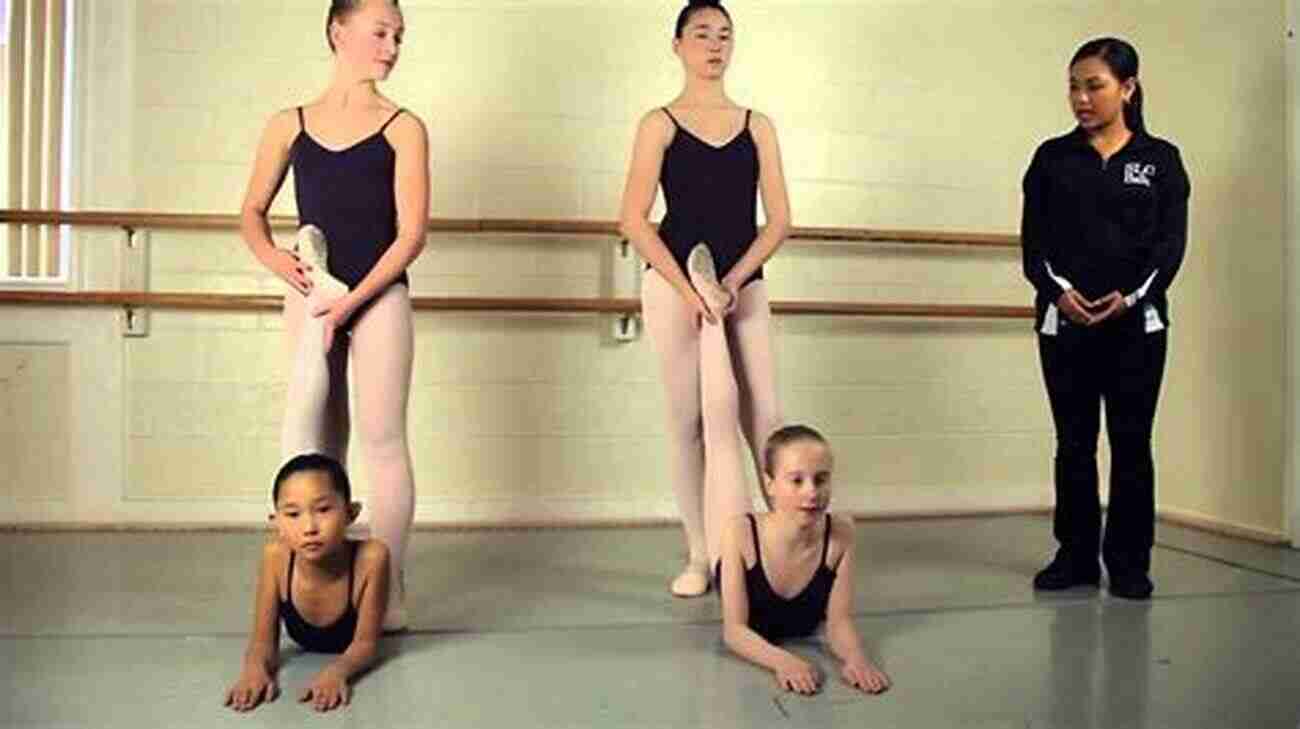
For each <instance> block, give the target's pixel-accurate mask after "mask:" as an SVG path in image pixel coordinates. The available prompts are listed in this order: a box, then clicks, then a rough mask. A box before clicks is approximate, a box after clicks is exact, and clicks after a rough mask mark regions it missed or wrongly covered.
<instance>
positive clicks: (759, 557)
mask: <svg viewBox="0 0 1300 729" xmlns="http://www.w3.org/2000/svg"><path fill="white" fill-rule="evenodd" d="M745 516H747V517H749V530H750V531H751V532H753V533H754V566H756V567H759V568H760V569H761V568H762V567H763V550H762V549H761V548H759V546H758V520H757V519H755V518H754V515H753V514H746V515H745Z"/></svg>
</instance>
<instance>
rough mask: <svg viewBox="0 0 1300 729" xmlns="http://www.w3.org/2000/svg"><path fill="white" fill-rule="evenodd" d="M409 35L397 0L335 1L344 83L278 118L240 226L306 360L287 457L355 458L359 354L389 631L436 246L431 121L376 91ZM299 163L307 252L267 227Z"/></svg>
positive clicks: (297, 363)
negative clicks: (424, 270)
mask: <svg viewBox="0 0 1300 729" xmlns="http://www.w3.org/2000/svg"><path fill="white" fill-rule="evenodd" d="M403 32H404V26H403V23H402V14H401V11H400V10H399V9H398V7H397V3H396V2H395V0H333V2H332V3H331V5H330V9H329V14H328V16H327V19H326V34H327V40H328V42H329V46H330V48H331V50H333V51H334V79H333V82H332V83H331V84H330V87H329V88H328V89H327V90H326V91H325V93H324V94H323V95H322V96H321V97H320V98H318V99H317V100H315V101H313V102H312V103H310V104H307V105H305V106H301V107H298V108H296V109H288V110H285V111H282V112H280V113H278V114H276V115H275V116H274V117H272V118H271V121H270V123H269V124H268V125H267V127H266V131H265V132H264V133H263V135H262V140H261V143H260V145H259V147H258V150H257V161H256V163H255V165H254V168H253V174H252V178H251V180H250V181H249V183H248V191H247V194H246V196H245V198H244V204H243V209H242V224H241V231H242V233H243V236H244V240H245V241H246V242H247V243H248V246H249V248H251V249H252V251H253V253H254V255H256V256H257V258H258V260H259V261H261V262H262V263H263V264H264V265H265V266H266V267H267V268H269V269H271V270H272V271H273V272H275V273H276V274H277V275H278V276H280V278H282V279H284V280H285V281H286V282H288V284H289V285H290V286H291V287H292V288H293V291H291V292H289V293H288V294H287V295H286V296H285V305H284V308H285V325H286V327H285V328H286V330H287V333H288V342H289V352H290V360H291V362H293V365H292V367H291V376H290V379H289V391H288V394H287V397H286V399H287V402H286V403H285V408H286V412H285V421H284V422H285V424H284V428H283V431H282V436H281V451H282V455H283V457H284V458H285V459H286V460H287V459H289V458H291V457H292V456H294V455H296V454H298V453H304V452H321V453H326V454H329V455H331V456H333V457H335V458H337V459H338V460H339V461H341V462H342V461H344V460H345V457H346V448H347V442H348V432H349V424H350V421H349V416H348V396H347V361H348V355H349V353H350V354H351V358H352V374H353V378H354V380H353V384H354V385H355V387H356V391H357V410H358V414H359V416H360V417H359V419H358V425H359V428H358V430H359V434H360V436H361V438H360V440H361V445H362V449H363V454H364V456H365V459H366V464H367V466H368V470H369V474H370V483H371V489H372V498H371V504H370V510H371V514H372V516H371V522H370V524H371V531H372V533H373V534H374V536H375V537H376V538H378V539H379V540H381V541H383V542H384V543H385V544H386V545H387V546H388V549H389V552H390V553H391V556H392V560H391V564H392V570H393V577H394V579H392V580H391V581H390V582H389V584H390V594H389V600H388V613H387V615H385V617H384V627H385V628H386V629H390V630H395V629H401V628H403V627H405V624H406V616H405V611H404V607H403V603H402V598H403V594H402V588H401V586H402V582H401V568H402V564H403V558H404V556H405V552H406V542H407V536H408V533H409V531H410V525H411V519H412V516H413V514H414V509H415V489H414V485H413V482H412V473H411V458H410V452H409V449H408V447H407V441H406V406H407V397H408V394H409V391H410V385H411V359H412V344H413V343H412V324H411V302H410V295H409V292H408V289H407V280H406V273H405V272H406V268H407V266H409V265H410V264H411V262H412V261H413V260H415V257H416V256H418V255H419V254H420V251H421V250H422V249H423V247H424V242H425V230H426V228H427V225H428V216H429V167H428V135H427V133H426V132H425V129H424V125H423V124H422V123H421V122H420V120H419V119H418V118H416V117H415V115H413V114H411V113H410V112H408V111H405V110H403V109H401V108H399V107H398V106H397V105H396V104H394V103H393V102H392V101H389V100H388V99H387V98H385V97H383V96H381V95H380V94H379V92H378V91H377V90H376V88H375V84H376V82H378V81H382V80H384V79H385V78H387V77H388V74H389V73H390V72H391V71H392V69H393V66H394V64H396V62H397V58H398V53H399V49H400V47H401V42H402V35H403ZM290 166H292V168H293V171H294V185H295V191H296V193H297V202H298V211H299V218H300V221H301V223H302V224H303V225H304V226H311V227H307V228H305V229H304V231H303V235H300V240H302V241H303V242H306V243H308V244H309V245H307V246H306V248H305V249H300V254H301V256H300V255H299V254H295V253H293V252H291V251H290V250H287V249H284V248H278V247H276V245H275V243H274V242H273V241H272V239H271V234H270V226H269V225H268V223H267V210H268V209H269V208H270V206H271V203H272V201H273V200H274V199H275V195H276V193H277V192H278V191H279V189H280V185H281V183H282V182H283V181H284V176H285V174H286V171H287V170H288V169H289V167H290ZM321 234H323V236H322V235H321ZM304 239H305V240H304ZM326 244H327V245H328V252H327V253H326V252H325V251H323V250H322V247H323V246H324V245H326ZM322 268H326V269H328V270H327V271H326V270H322ZM327 274H328V275H327Z"/></svg>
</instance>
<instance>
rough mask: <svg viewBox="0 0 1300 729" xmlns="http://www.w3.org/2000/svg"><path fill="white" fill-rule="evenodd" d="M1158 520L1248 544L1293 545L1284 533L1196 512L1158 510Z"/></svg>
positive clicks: (1169, 509)
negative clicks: (1241, 540)
mask: <svg viewBox="0 0 1300 729" xmlns="http://www.w3.org/2000/svg"><path fill="white" fill-rule="evenodd" d="M1156 518H1157V519H1159V520H1160V521H1163V522H1166V523H1168V524H1173V525H1176V526H1181V527H1187V528H1188V529H1195V530H1197V531H1201V532H1207V533H1210V534H1217V535H1219V536H1223V537H1232V538H1234V539H1244V540H1246V541H1248V542H1257V543H1259V544H1270V545H1275V546H1278V545H1280V546H1288V545H1290V544H1291V538H1290V537H1288V536H1287V535H1286V533H1284V532H1279V531H1274V530H1271V529H1264V528H1262V527H1256V526H1250V525H1247V524H1238V523H1236V522H1231V521H1227V520H1224V519H1218V518H1215V517H1212V516H1206V515H1205V514H1200V513H1197V512H1195V511H1187V510H1185V509H1174V508H1161V509H1156Z"/></svg>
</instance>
